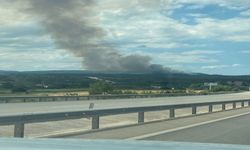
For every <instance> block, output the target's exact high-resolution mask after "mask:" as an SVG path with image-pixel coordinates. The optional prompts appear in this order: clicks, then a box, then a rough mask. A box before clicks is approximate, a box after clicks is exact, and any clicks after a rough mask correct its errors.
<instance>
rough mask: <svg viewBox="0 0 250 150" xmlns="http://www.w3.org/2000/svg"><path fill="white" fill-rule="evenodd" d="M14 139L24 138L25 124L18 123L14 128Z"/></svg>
mask: <svg viewBox="0 0 250 150" xmlns="http://www.w3.org/2000/svg"><path fill="white" fill-rule="evenodd" d="M14 137H19V138H22V137H24V123H16V124H15V127H14Z"/></svg>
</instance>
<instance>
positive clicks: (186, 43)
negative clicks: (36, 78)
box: [0, 0, 250, 75]
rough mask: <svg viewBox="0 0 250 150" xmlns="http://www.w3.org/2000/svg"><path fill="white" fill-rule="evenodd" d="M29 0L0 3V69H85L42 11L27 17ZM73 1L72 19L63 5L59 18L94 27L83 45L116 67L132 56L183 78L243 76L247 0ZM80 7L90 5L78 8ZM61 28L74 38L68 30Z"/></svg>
mask: <svg viewBox="0 0 250 150" xmlns="http://www.w3.org/2000/svg"><path fill="white" fill-rule="evenodd" d="M31 1H32V0H19V1H18V0H16V1H15V0H0V70H18V71H31V70H84V69H91V67H90V65H88V62H87V61H86V60H87V59H88V55H87V53H81V55H80V52H77V53H75V52H74V51H72V50H69V49H70V48H68V47H66V46H61V45H60V43H59V44H58V37H55V34H52V33H51V32H50V30H48V27H46V25H44V16H45V15H44V14H46V13H47V14H48V12H47V11H46V10H45V8H41V10H40V11H39V12H38V11H36V10H33V11H27V10H30V7H31V3H32V2H31ZM33 1H35V0H33ZM41 1H43V0H41ZM52 1H53V0H52ZM54 1H57V4H58V3H63V0H61V1H60V0H59V1H58V0H54ZM79 1H83V3H79V6H78V7H79V8H78V7H77V8H76V11H77V13H75V11H74V10H75V7H73V9H72V8H71V9H68V8H69V7H68V6H65V9H63V15H64V16H67V15H72V14H77V15H74V16H73V17H78V18H79V20H81V19H82V18H85V20H84V21H86V20H88V21H89V22H91V23H88V25H91V27H92V26H93V27H95V28H97V29H101V31H102V33H104V35H102V36H101V38H100V37H92V38H91V39H89V38H87V40H88V41H89V40H91V41H92V40H93V39H95V40H96V38H97V39H98V40H96V41H98V44H99V45H100V43H102V44H105V45H109V46H108V48H110V47H112V49H115V51H117V54H119V55H121V58H122V61H123V60H124V58H127V57H126V56H131V55H132V56H135V55H138V56H143V58H150V59H148V60H147V61H150V63H152V64H160V65H162V66H164V67H168V68H172V69H174V70H181V71H185V72H196V73H197V72H199V73H208V74H224V75H250V65H249V64H250V1H249V0H154V1H152V0H79ZM84 1H94V3H93V4H91V5H80V4H85V2H84ZM65 5H66V4H65ZM59 6H63V5H61V4H60V5H59ZM81 7H84V11H82V10H81ZM85 7H88V9H86V8H85ZM52 8H53V7H52ZM43 10H44V11H43ZM72 11H73V12H74V13H73V12H72ZM88 11H89V12H90V13H88ZM34 12H35V13H34ZM60 17H63V16H60ZM71 17H72V16H71ZM78 18H74V19H76V20H77V19H78ZM86 18H87V19H86ZM62 24H63V23H62ZM80 25H81V24H80ZM84 25H85V24H84ZM66 30H67V32H69V33H71V31H72V33H74V31H73V28H67V29H66ZM61 32H66V31H63V30H61ZM60 36H61V34H60ZM82 36H83V37H84V36H87V35H84V34H83V35H80V37H82ZM76 37H77V36H76ZM61 39H62V37H60V40H61ZM72 40H73V41H74V40H79V39H72ZM96 41H95V42H96ZM84 42H85V41H83V43H84ZM85 48H86V47H84V46H83V47H81V48H80V49H77V50H78V51H81V50H82V51H84V49H85ZM103 51H105V49H103ZM85 55H86V56H85ZM119 58H120V57H119ZM138 59H139V58H138ZM142 60H144V59H142ZM145 60H146V59H145ZM94 61H99V59H98V60H94ZM118 61H119V60H118ZM105 63H106V62H105ZM108 63H112V61H111V62H108Z"/></svg>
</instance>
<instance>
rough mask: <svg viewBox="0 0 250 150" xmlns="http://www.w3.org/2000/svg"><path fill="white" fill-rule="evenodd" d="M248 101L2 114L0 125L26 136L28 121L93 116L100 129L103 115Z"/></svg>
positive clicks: (210, 109) (141, 119)
mask: <svg viewBox="0 0 250 150" xmlns="http://www.w3.org/2000/svg"><path fill="white" fill-rule="evenodd" d="M246 102H247V104H248V107H249V106H250V99H246V100H235V101H217V102H204V103H188V104H176V105H159V106H143V107H129V108H112V109H102V110H85V111H73V112H55V113H39V114H25V115H14V116H0V125H14V126H15V128H14V136H15V137H24V125H25V124H27V123H39V122H49V121H59V120H70V119H80V118H91V119H92V129H99V120H100V117H101V116H109V115H118V114H128V113H138V123H143V122H144V113H145V112H149V111H160V110H169V118H175V109H180V108H192V115H195V114H197V107H200V106H208V113H211V112H213V105H222V111H224V110H226V104H232V109H236V104H237V103H241V107H245V103H246Z"/></svg>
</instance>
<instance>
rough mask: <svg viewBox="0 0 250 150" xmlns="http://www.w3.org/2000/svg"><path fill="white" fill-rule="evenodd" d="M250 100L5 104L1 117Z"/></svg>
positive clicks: (200, 98) (210, 98) (188, 98)
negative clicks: (90, 109)
mask: <svg viewBox="0 0 250 150" xmlns="http://www.w3.org/2000/svg"><path fill="white" fill-rule="evenodd" d="M241 99H250V92H243V93H234V94H220V95H207V96H180V97H160V98H136V99H112V100H89V101H61V102H32V103H7V104H5V103H3V104H0V115H1V116H6V115H16V114H27V113H46V112H64V111H78V110H88V109H89V104H90V103H94V109H107V108H127V107H135V106H155V105H168V104H183V103H197V102H215V101H230V100H241Z"/></svg>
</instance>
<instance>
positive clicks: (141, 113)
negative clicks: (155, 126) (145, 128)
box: [138, 112, 144, 123]
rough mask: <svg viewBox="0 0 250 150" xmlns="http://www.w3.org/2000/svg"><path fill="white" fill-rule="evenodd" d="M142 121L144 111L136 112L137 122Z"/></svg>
mask: <svg viewBox="0 0 250 150" xmlns="http://www.w3.org/2000/svg"><path fill="white" fill-rule="evenodd" d="M143 122H144V112H138V123H143Z"/></svg>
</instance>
